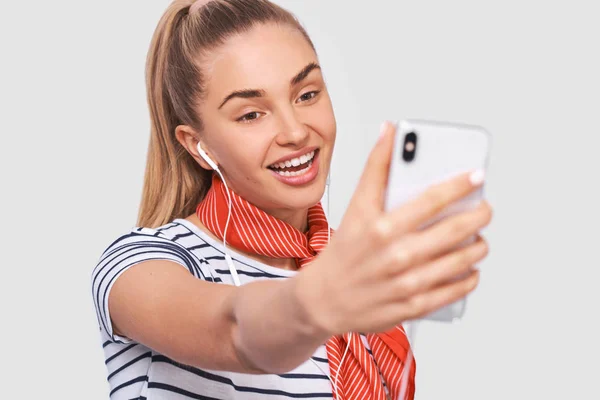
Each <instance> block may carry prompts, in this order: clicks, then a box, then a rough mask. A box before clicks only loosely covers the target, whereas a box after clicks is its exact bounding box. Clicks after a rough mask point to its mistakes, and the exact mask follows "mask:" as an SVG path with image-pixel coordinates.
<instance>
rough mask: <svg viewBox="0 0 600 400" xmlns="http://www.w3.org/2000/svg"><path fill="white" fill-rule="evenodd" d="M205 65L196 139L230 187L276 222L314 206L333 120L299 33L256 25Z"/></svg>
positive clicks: (321, 187)
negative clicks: (200, 127) (200, 123)
mask: <svg viewBox="0 0 600 400" xmlns="http://www.w3.org/2000/svg"><path fill="white" fill-rule="evenodd" d="M203 61H204V63H203V64H202V68H203V71H204V72H205V76H206V77H207V78H206V79H207V81H206V95H205V97H204V98H203V100H202V102H201V104H200V105H199V111H200V115H201V118H202V120H203V123H204V131H203V132H202V135H201V142H202V145H203V149H204V150H205V151H206V152H207V153H208V154H209V155H210V156H211V158H212V159H213V160H215V161H216V162H217V164H218V165H219V167H220V170H221V172H222V173H223V175H224V176H225V179H226V181H227V184H228V185H229V188H230V189H232V190H234V191H235V192H236V193H238V194H239V195H241V196H242V197H244V198H245V199H246V200H248V201H250V202H251V203H253V204H254V205H256V206H257V207H259V208H261V209H263V210H265V211H267V212H269V213H271V214H272V215H275V216H276V217H279V218H282V219H285V218H286V217H288V218H289V216H290V215H291V213H294V212H297V211H299V210H306V209H307V208H308V207H310V206H313V205H314V204H316V203H318V202H319V200H320V199H321V197H322V195H323V191H324V187H325V181H326V177H327V174H328V172H329V164H330V162H331V155H332V152H333V147H334V142H335V135H336V123H335V117H334V113H333V109H332V106H331V101H330V98H329V94H328V93H327V88H326V86H325V82H324V80H323V75H322V72H321V69H320V68H319V66H318V60H317V56H316V54H315V52H314V51H313V49H312V48H311V46H310V45H309V43H308V42H307V41H306V39H304V37H303V36H302V34H301V33H300V32H298V31H297V30H295V29H293V28H290V27H287V26H279V25H275V24H268V25H259V26H257V27H255V28H253V29H252V30H251V31H250V32H247V33H244V34H242V35H238V36H234V37H232V38H231V39H230V40H228V41H227V42H226V43H225V45H223V46H222V47H219V48H218V49H217V50H216V51H214V52H212V53H211V55H210V56H209V57H208V58H207V59H204V60H203ZM297 164H300V165H297Z"/></svg>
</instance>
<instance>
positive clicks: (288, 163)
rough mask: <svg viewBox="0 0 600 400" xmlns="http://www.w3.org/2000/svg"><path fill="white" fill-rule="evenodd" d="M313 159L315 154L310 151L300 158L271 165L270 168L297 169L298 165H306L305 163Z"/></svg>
mask: <svg viewBox="0 0 600 400" xmlns="http://www.w3.org/2000/svg"><path fill="white" fill-rule="evenodd" d="M314 157H315V152H314V151H311V152H310V153H308V154H305V155H303V156H300V157H297V158H292V159H291V160H287V161H284V162H280V163H277V164H273V165H272V167H273V168H279V169H283V168H289V167H297V166H298V165H302V164H306V163H307V162H309V161H310V160H312V159H313V158H314Z"/></svg>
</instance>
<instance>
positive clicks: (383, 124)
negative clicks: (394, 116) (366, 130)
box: [379, 121, 390, 139]
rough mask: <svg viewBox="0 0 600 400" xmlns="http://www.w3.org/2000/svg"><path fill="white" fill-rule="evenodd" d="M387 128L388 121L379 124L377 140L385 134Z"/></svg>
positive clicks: (388, 125)
mask: <svg viewBox="0 0 600 400" xmlns="http://www.w3.org/2000/svg"><path fill="white" fill-rule="evenodd" d="M389 127H390V123H389V122H388V121H383V123H382V124H381V128H379V139H381V138H383V137H384V136H385V133H386V132H387V130H388V128H389Z"/></svg>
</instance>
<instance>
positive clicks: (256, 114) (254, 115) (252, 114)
mask: <svg viewBox="0 0 600 400" xmlns="http://www.w3.org/2000/svg"><path fill="white" fill-rule="evenodd" d="M258 117H260V113H259V112H258V111H252V112H250V113H248V114H244V115H243V116H242V117H240V118H238V119H237V121H238V122H251V121H254V120H255V119H258Z"/></svg>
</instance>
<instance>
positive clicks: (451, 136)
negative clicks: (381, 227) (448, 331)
mask: <svg viewBox="0 0 600 400" xmlns="http://www.w3.org/2000/svg"><path fill="white" fill-rule="evenodd" d="M489 149H490V135H489V133H487V132H486V131H485V130H484V129H483V128H481V127H477V126H472V125H464V124H454V123H448V122H433V121H424V120H404V121H402V122H401V123H400V124H399V125H398V128H397V131H396V137H395V142H394V149H393V154H392V160H391V165H390V170H389V177H388V187H387V191H386V203H385V209H386V211H389V210H392V209H394V208H398V207H400V206H402V205H403V204H406V203H407V202H408V201H410V200H413V199H415V198H417V197H418V196H419V195H421V194H422V193H423V192H425V191H426V190H427V189H428V188H429V187H431V186H433V185H435V184H439V183H441V182H443V181H446V180H448V179H450V178H452V177H454V176H457V175H459V174H461V173H465V172H469V171H477V170H479V171H482V172H483V171H485V169H486V168H487V165H488V158H489ZM482 200H483V185H482V186H480V187H479V188H478V189H477V190H476V191H474V192H472V193H470V194H469V195H468V196H466V197H464V198H462V199H460V200H459V201H456V202H454V203H452V204H450V205H449V206H447V207H445V208H444V209H443V210H440V212H439V213H438V214H437V215H436V216H435V217H434V218H431V219H429V220H428V221H426V222H425V223H424V224H422V225H421V226H420V227H419V229H421V230H423V229H426V228H428V227H430V226H433V225H434V224H436V223H438V222H439V221H442V220H444V219H446V218H447V217H449V216H452V215H456V214H459V213H463V212H466V211H469V210H473V209H475V208H476V207H477V206H478V205H479V204H480V203H481V202H482ZM476 240H477V235H472V236H470V237H469V238H467V239H466V240H464V241H462V242H461V243H459V244H458V245H457V246H456V248H462V247H465V246H467V245H469V244H472V243H474V242H475V241H476ZM463 276H464V275H463ZM460 277H461V276H457V277H456V278H457V279H458V278H460ZM465 308H466V299H464V298H463V299H461V300H459V301H456V302H454V303H452V304H450V305H447V306H446V307H443V308H442V309H439V310H437V311H435V312H433V313H431V314H429V315H427V316H425V317H424V318H423V319H428V320H435V321H445V322H450V321H454V320H456V319H459V318H461V317H462V316H463V315H464V312H465Z"/></svg>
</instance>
